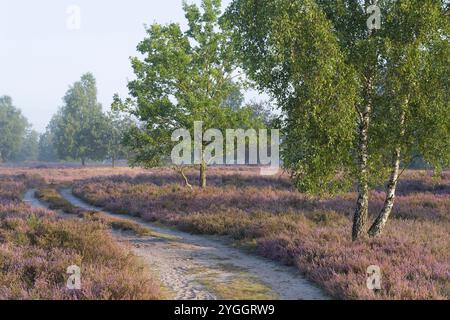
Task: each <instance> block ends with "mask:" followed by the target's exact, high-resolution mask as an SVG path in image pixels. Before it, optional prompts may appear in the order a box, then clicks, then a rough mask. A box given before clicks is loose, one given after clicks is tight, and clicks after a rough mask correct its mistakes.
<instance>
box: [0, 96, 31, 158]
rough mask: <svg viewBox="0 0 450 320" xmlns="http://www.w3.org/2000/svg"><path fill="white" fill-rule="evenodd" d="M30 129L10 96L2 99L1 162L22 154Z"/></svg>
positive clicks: (0, 114)
mask: <svg viewBox="0 0 450 320" xmlns="http://www.w3.org/2000/svg"><path fill="white" fill-rule="evenodd" d="M28 127H29V125H28V122H27V119H26V118H25V117H24V116H23V115H22V113H21V111H20V110H19V109H17V108H16V107H14V106H13V103H12V99H11V98H10V97H8V96H3V97H0V160H1V161H2V162H6V161H9V160H13V159H14V157H16V156H17V153H18V152H20V150H21V148H22V144H23V141H24V139H25V135H26V132H27V131H26V130H27V128H28Z"/></svg>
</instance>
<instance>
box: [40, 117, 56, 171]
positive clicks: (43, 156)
mask: <svg viewBox="0 0 450 320" xmlns="http://www.w3.org/2000/svg"><path fill="white" fill-rule="evenodd" d="M57 123H58V118H57V116H56V115H55V116H53V118H52V119H51V120H50V123H49V124H48V125H47V128H46V130H45V132H44V133H43V134H41V135H40V136H39V155H38V160H39V161H45V162H54V161H59V158H58V152H57V150H56V148H55V142H54V140H55V138H54V133H55V130H56V125H57Z"/></svg>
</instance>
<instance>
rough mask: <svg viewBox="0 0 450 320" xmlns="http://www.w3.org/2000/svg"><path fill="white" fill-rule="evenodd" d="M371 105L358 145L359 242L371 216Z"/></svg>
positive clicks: (354, 235)
mask: <svg viewBox="0 0 450 320" xmlns="http://www.w3.org/2000/svg"><path fill="white" fill-rule="evenodd" d="M370 111H371V107H370V105H367V107H366V110H365V113H364V114H363V115H362V117H361V120H360V126H359V143H358V170H359V176H358V200H357V202H356V209H355V214H354V217H353V230H352V238H353V241H355V240H357V239H358V238H359V237H360V236H361V235H363V234H364V233H365V232H366V225H367V220H368V216H369V179H368V168H367V162H368V158H369V155H368V130H369V121H370V116H369V115H370Z"/></svg>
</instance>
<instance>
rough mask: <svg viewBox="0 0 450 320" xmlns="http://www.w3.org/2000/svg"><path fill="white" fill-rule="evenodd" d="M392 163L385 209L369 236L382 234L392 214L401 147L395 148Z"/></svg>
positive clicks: (370, 230)
mask: <svg viewBox="0 0 450 320" xmlns="http://www.w3.org/2000/svg"><path fill="white" fill-rule="evenodd" d="M392 164H393V167H392V172H391V176H390V178H389V182H388V185H387V188H386V199H385V201H384V205H383V209H382V210H381V213H380V214H379V216H378V217H377V219H376V220H375V222H374V223H373V225H372V227H371V228H370V229H369V236H371V237H376V236H377V235H379V234H381V232H382V231H383V228H384V227H385V225H386V222H387V221H388V219H389V216H390V215H391V212H392V208H393V206H394V201H395V191H396V188H397V181H398V177H399V172H400V148H397V149H396V150H395V152H394V159H393V163H392Z"/></svg>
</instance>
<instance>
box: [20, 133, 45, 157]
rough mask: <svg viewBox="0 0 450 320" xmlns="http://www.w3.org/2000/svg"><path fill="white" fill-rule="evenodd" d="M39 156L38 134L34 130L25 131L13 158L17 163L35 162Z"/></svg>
mask: <svg viewBox="0 0 450 320" xmlns="http://www.w3.org/2000/svg"><path fill="white" fill-rule="evenodd" d="M38 154H39V133H37V132H36V131H35V130H32V129H27V130H26V132H25V136H24V138H23V143H22V146H21V148H20V150H19V151H18V153H17V155H16V156H15V160H18V161H36V160H38Z"/></svg>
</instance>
